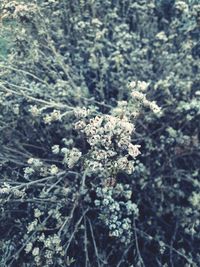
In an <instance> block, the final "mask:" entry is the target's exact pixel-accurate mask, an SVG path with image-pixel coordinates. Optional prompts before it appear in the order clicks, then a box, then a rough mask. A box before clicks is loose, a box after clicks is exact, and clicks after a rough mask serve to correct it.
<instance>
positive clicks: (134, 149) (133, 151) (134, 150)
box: [128, 144, 141, 158]
mask: <svg viewBox="0 0 200 267" xmlns="http://www.w3.org/2000/svg"><path fill="white" fill-rule="evenodd" d="M139 148H140V145H133V144H129V146H128V153H129V155H130V156H131V157H133V158H136V157H137V156H138V155H139V154H140V153H141V152H140V151H139Z"/></svg>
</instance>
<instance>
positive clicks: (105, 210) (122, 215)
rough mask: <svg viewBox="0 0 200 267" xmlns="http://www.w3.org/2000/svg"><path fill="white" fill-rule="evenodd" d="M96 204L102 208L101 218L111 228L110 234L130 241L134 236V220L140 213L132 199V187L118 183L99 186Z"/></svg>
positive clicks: (127, 241) (125, 241)
mask: <svg viewBox="0 0 200 267" xmlns="http://www.w3.org/2000/svg"><path fill="white" fill-rule="evenodd" d="M96 194H97V199H96V200H95V206H96V207H97V208H98V209H100V210H101V214H100V219H101V220H103V221H104V223H105V224H106V226H107V227H108V229H109V232H110V236H113V237H117V238H119V240H120V241H121V242H123V243H129V242H130V240H131V236H132V231H131V229H132V220H133V217H134V218H137V217H138V215H139V210H138V207H137V205H136V204H135V203H133V202H132V201H131V195H132V191H131V187H130V185H128V184H122V183H118V184H117V185H116V186H115V187H112V186H111V187H109V186H104V187H98V188H97V189H96Z"/></svg>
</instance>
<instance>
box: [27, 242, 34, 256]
mask: <svg viewBox="0 0 200 267" xmlns="http://www.w3.org/2000/svg"><path fill="white" fill-rule="evenodd" d="M32 247H33V244H32V243H31V242H29V243H28V244H26V247H25V251H26V253H27V254H28V253H29V252H30V251H31V250H32Z"/></svg>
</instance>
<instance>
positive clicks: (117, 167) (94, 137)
mask: <svg viewBox="0 0 200 267" xmlns="http://www.w3.org/2000/svg"><path fill="white" fill-rule="evenodd" d="M75 129H77V130H79V131H80V132H81V133H82V134H84V135H85V137H86V140H87V143H88V144H89V145H90V149H89V150H88V153H87V154H86V155H85V160H84V166H85V168H87V169H88V171H89V172H98V173H101V175H104V176H105V177H109V176H115V175H116V174H117V173H118V172H119V171H125V172H127V173H129V174H131V173H132V171H133V169H134V166H133V164H134V158H136V157H137V156H138V155H139V154H140V151H139V147H140V146H139V145H133V144H132V142H131V137H132V134H133V132H134V125H133V124H132V123H131V122H129V121H128V119H127V118H118V117H115V116H113V115H104V114H102V115H101V116H95V117H94V118H92V119H89V120H88V121H86V120H79V121H78V122H77V123H75ZM129 157H131V159H130V158H129Z"/></svg>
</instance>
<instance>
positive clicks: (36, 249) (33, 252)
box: [32, 247, 40, 256]
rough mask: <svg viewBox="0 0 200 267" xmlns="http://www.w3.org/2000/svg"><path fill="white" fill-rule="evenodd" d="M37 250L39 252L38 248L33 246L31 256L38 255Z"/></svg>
mask: <svg viewBox="0 0 200 267" xmlns="http://www.w3.org/2000/svg"><path fill="white" fill-rule="evenodd" d="M39 252H40V250H39V248H38V247H35V248H34V249H33V251H32V255H33V256H38V255H39Z"/></svg>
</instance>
